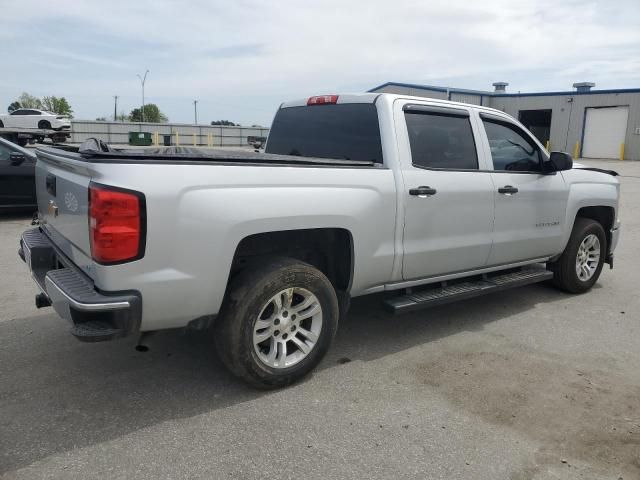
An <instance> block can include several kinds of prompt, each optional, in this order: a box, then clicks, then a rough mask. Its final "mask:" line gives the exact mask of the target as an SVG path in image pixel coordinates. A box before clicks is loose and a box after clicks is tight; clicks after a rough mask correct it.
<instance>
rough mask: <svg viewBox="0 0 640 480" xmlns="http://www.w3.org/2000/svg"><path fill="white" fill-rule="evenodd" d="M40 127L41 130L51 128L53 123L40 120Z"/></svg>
mask: <svg viewBox="0 0 640 480" xmlns="http://www.w3.org/2000/svg"><path fill="white" fill-rule="evenodd" d="M38 128H39V129H40V130H51V123H49V122H48V121H46V120H40V121H39V122H38Z"/></svg>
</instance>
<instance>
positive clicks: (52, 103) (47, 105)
mask: <svg viewBox="0 0 640 480" xmlns="http://www.w3.org/2000/svg"><path fill="white" fill-rule="evenodd" d="M42 107H43V109H44V110H47V111H49V112H53V113H57V114H58V115H65V116H67V117H69V118H73V110H72V109H71V105H69V102H67V99H66V98H64V97H54V96H51V97H44V98H43V99H42Z"/></svg>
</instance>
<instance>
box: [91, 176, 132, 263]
mask: <svg viewBox="0 0 640 480" xmlns="http://www.w3.org/2000/svg"><path fill="white" fill-rule="evenodd" d="M144 213H145V204H144V196H143V195H142V194H141V193H139V192H134V191H131V190H123V189H119V188H118V189H116V188H113V187H107V186H103V185H96V184H93V183H92V184H91V185H90V186H89V236H90V240H91V256H92V257H93V259H94V260H95V261H96V262H98V263H102V264H111V263H122V262H126V261H131V260H135V259H138V258H140V257H142V255H143V254H144V233H145V232H144Z"/></svg>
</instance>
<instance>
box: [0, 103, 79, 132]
mask: <svg viewBox="0 0 640 480" xmlns="http://www.w3.org/2000/svg"><path fill="white" fill-rule="evenodd" d="M0 128H39V129H41V130H71V120H69V117H66V116H64V115H58V114H56V113H51V112H47V111H44V110H36V109H34V108H19V109H17V110H14V111H13V112H11V113H10V114H8V115H0Z"/></svg>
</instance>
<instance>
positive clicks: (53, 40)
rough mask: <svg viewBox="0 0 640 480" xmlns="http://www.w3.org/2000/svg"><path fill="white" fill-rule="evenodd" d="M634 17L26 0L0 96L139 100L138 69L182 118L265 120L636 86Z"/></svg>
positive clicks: (601, 11) (601, 10)
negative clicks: (323, 106)
mask: <svg viewBox="0 0 640 480" xmlns="http://www.w3.org/2000/svg"><path fill="white" fill-rule="evenodd" d="M639 24H640V8H639V6H638V3H637V0H633V1H617V2H615V1H606V0H604V1H592V2H578V1H564V2H563V1H552V0H540V1H537V2H529V1H508V0H495V1H493V2H471V1H460V0H448V1H429V2H426V1H397V2H388V1H385V2H383V1H373V0H368V1H364V0H357V1H355V0H352V1H350V2H345V1H344V0H341V1H338V0H324V1H323V0H319V1H316V2H313V3H310V2H303V1H302V2H301V1H299V0H298V1H292V0H282V1H279V2H258V1H252V0H245V1H240V0H237V1H235V2H230V1H228V0H226V1H224V2H221V1H220V2H211V1H205V0H199V1H192V2H184V3H178V2H173V1H169V0H161V1H153V2H151V1H149V2H144V1H136V2H131V1H112V2H108V3H104V2H97V1H95V2H94V1H88V0H84V1H82V2H78V1H69V0H58V1H56V2H48V1H35V0H21V2H8V3H7V5H3V15H2V17H1V18H0V32H2V33H0V40H1V42H0V45H1V46H0V53H1V54H2V58H3V61H4V62H5V64H6V62H9V64H11V65H15V68H12V69H11V72H10V73H9V74H8V75H6V74H3V75H2V76H1V77H0V102H3V103H4V104H8V103H9V102H10V101H11V100H13V97H15V96H16V95H17V94H19V93H20V92H21V91H23V90H26V91H29V92H31V93H34V94H38V95H44V94H55V95H65V96H67V97H68V98H69V99H70V100H71V101H72V104H73V105H74V107H75V110H76V113H77V114H78V115H79V116H84V117H88V118H91V117H96V116H100V115H105V114H108V112H110V111H111V110H112V108H113V107H112V106H111V101H112V100H111V98H112V95H114V94H119V95H120V96H121V97H122V100H121V101H122V104H121V105H123V106H124V107H126V108H127V109H130V108H132V107H133V106H135V105H136V104H137V102H138V97H139V84H138V83H137V79H136V73H139V72H141V71H144V69H145V68H149V69H150V70H151V73H150V75H149V81H148V84H147V97H148V98H149V101H155V102H156V103H158V104H159V105H160V106H161V108H163V109H164V110H166V111H167V113H168V114H169V116H170V118H172V119H175V120H177V121H189V120H190V119H191V112H192V105H191V100H192V99H193V98H198V99H199V100H200V103H199V110H200V118H211V119H218V118H229V119H231V120H236V121H238V120H239V121H243V122H245V123H254V122H259V123H268V122H269V121H270V119H271V115H272V113H271V112H272V111H273V110H274V109H275V108H276V107H277V105H278V104H279V103H280V101H282V100H284V99H287V98H291V97H298V96H304V95H310V94H317V93H330V92H339V91H344V90H365V89H368V88H371V87H373V86H375V85H377V84H380V83H383V82H386V81H390V80H395V81H405V82H412V83H436V84H442V83H447V84H451V86H457V87H467V88H486V89H490V88H491V87H490V84H491V82H492V81H496V80H505V81H509V82H510V83H511V85H510V88H511V89H513V90H521V91H531V90H534V91H535V90H538V91H539V90H546V89H553V90H558V89H570V88H571V84H572V83H573V82H575V81H583V80H589V81H595V82H596V83H597V84H598V87H599V88H616V87H632V86H640V69H638V65H639V64H640V54H639V53H638V50H639V49H638V47H640V29H639V28H638V27H637V26H638V25H639ZM43 64H54V65H60V68H55V67H54V66H53V65H51V66H50V67H46V66H44V65H43ZM3 70H4V71H5V72H6V69H3ZM53 90H55V91H53ZM3 103H0V106H3Z"/></svg>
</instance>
